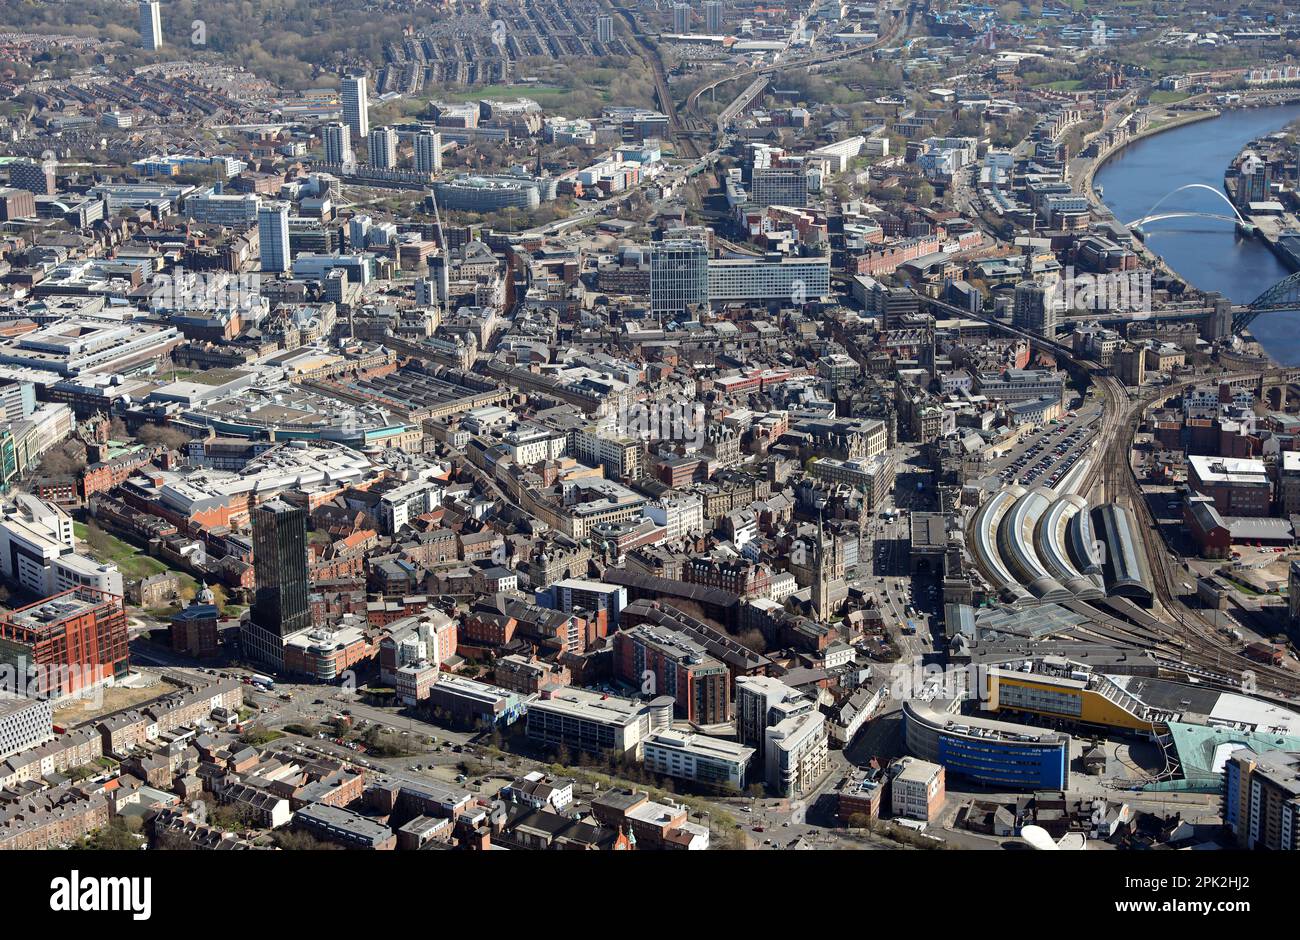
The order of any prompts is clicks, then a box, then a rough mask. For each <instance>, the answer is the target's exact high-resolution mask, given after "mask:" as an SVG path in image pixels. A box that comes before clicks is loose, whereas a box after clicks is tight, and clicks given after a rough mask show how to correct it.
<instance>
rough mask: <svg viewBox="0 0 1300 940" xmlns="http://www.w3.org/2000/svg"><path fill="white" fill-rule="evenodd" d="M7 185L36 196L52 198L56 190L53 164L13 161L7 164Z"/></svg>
mask: <svg viewBox="0 0 1300 940" xmlns="http://www.w3.org/2000/svg"><path fill="white" fill-rule="evenodd" d="M9 185H10V186H12V187H13V188H14V189H23V190H26V191H27V192H29V193H33V194H35V195H37V196H53V195H54V193H55V192H56V189H57V187H56V186H55V181H54V163H53V162H50V163H48V164H47V163H37V162H36V161H35V160H14V161H13V162H12V163H10V164H9Z"/></svg>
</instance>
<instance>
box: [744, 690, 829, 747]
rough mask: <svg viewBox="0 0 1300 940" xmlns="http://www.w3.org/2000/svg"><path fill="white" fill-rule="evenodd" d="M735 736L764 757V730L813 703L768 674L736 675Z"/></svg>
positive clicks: (812, 705)
mask: <svg viewBox="0 0 1300 940" xmlns="http://www.w3.org/2000/svg"><path fill="white" fill-rule="evenodd" d="M735 706H736V737H737V738H738V739H739V740H740V743H741V744H745V745H748V746H750V747H752V748H754V750H755V752H756V753H757V755H758V759H759V760H760V761H765V760H766V756H765V755H766V748H767V729H768V728H769V727H771V726H772V725H775V724H777V723H778V722H781V721H783V720H785V719H786V718H790V717H793V716H795V715H802V714H804V713H805V712H810V711H812V710H813V709H814V708H816V702H814V701H813V700H812V699H811V698H809V697H808V696H806V695H804V694H803V693H802V692H800V691H799V690H798V689H793V688H791V687H790V686H788V685H786V684H785V683H784V682H782V681H781V680H780V679H773V678H771V677H769V676H737V677H736V702H735Z"/></svg>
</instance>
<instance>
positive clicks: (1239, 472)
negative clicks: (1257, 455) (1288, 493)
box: [1187, 454, 1285, 516]
mask: <svg viewBox="0 0 1300 940" xmlns="http://www.w3.org/2000/svg"><path fill="white" fill-rule="evenodd" d="M1283 467H1284V468H1285V463H1284V464H1283ZM1187 485H1188V486H1189V487H1191V489H1192V490H1193V491H1194V492H1196V493H1200V494H1201V495H1203V496H1208V497H1210V498H1211V499H1213V500H1214V508H1215V509H1216V510H1218V511H1219V513H1220V515H1224V516H1267V515H1268V514H1269V507H1270V504H1271V502H1272V497H1273V486H1272V484H1271V483H1270V481H1269V478H1268V470H1267V468H1266V467H1265V465H1264V461H1262V460H1255V459H1250V458H1239V457H1207V456H1201V455H1198V454H1189V455H1188V457H1187Z"/></svg>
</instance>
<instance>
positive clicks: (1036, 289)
mask: <svg viewBox="0 0 1300 940" xmlns="http://www.w3.org/2000/svg"><path fill="white" fill-rule="evenodd" d="M1056 314H1057V310H1056V299H1055V297H1054V296H1053V294H1052V292H1051V291H1049V290H1048V289H1047V288H1046V287H1044V286H1043V285H1041V284H1039V283H1038V282H1037V281H1021V282H1020V283H1019V284H1017V285H1016V290H1015V303H1014V306H1013V307H1012V310H1011V325H1012V326H1014V327H1016V328H1017V329H1021V330H1028V331H1029V332H1031V333H1037V334H1039V335H1040V336H1046V337H1048V338H1049V339H1050V338H1052V337H1054V336H1056V320H1057V316H1056Z"/></svg>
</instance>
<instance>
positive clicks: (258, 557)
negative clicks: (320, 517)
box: [244, 499, 311, 666]
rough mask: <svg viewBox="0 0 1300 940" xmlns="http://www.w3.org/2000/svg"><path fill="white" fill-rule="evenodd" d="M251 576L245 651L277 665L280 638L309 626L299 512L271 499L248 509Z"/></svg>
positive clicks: (307, 576) (304, 530)
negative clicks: (253, 588)
mask: <svg viewBox="0 0 1300 940" xmlns="http://www.w3.org/2000/svg"><path fill="white" fill-rule="evenodd" d="M253 573H254V577H255V579H256V584H257V587H256V592H255V594H254V599H253V606H252V610H251V611H250V616H249V619H248V621H247V622H246V624H245V629H244V643H245V645H246V646H248V647H249V648H248V649H246V650H245V652H247V653H250V654H251V655H253V656H254V657H256V658H259V659H260V660H261V661H263V662H267V663H271V664H273V665H281V666H282V665H283V663H284V640H285V639H287V638H288V637H290V636H293V635H294V634H295V633H299V632H301V631H303V630H306V629H307V628H308V627H310V626H311V605H310V603H309V600H308V594H309V592H310V589H311V577H310V574H309V572H308V560H307V513H306V511H305V510H304V509H302V508H301V507H298V506H291V505H289V504H288V503H286V502H284V501H282V500H278V499H276V500H271V501H270V502H266V503H263V504H262V505H261V506H258V507H257V509H255V510H254V511H253Z"/></svg>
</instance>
